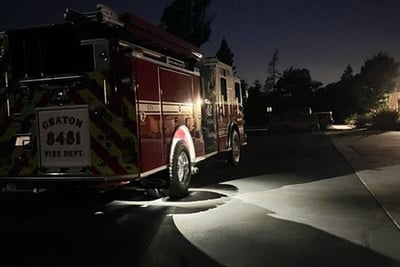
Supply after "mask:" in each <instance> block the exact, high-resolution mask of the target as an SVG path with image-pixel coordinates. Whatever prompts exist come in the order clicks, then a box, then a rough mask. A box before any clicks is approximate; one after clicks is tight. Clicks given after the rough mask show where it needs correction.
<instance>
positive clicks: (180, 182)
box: [167, 142, 192, 198]
mask: <svg viewBox="0 0 400 267" xmlns="http://www.w3.org/2000/svg"><path fill="white" fill-rule="evenodd" d="M191 179H192V172H191V163H190V155H189V151H188V149H187V148H186V146H185V144H184V143H183V142H178V143H177V144H176V146H175V149H174V151H173V154H172V157H171V162H170V166H169V188H168V189H167V195H168V196H169V197H172V198H182V197H185V196H187V195H188V190H189V185H190V181H191Z"/></svg>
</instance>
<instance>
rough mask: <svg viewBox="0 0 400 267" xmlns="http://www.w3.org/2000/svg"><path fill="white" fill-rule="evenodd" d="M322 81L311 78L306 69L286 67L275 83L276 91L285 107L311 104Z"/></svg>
mask: <svg viewBox="0 0 400 267" xmlns="http://www.w3.org/2000/svg"><path fill="white" fill-rule="evenodd" d="M321 85H322V83H320V82H318V81H314V80H312V79H311V75H310V71H309V70H308V69H294V68H293V67H291V68H288V69H286V70H285V71H284V72H283V74H282V77H281V78H280V79H279V80H278V82H277V83H276V91H278V95H281V97H283V99H285V103H284V104H285V106H286V107H287V108H300V107H303V106H311V104H312V101H313V96H314V93H315V91H316V90H317V89H319V88H320V87H321Z"/></svg>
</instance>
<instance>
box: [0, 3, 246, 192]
mask: <svg viewBox="0 0 400 267" xmlns="http://www.w3.org/2000/svg"><path fill="white" fill-rule="evenodd" d="M64 18H65V20H66V22H65V23H62V24H52V25H47V26H39V27H30V28H22V29H12V30H7V31H4V32H1V33H0V148H1V149H0V186H2V187H5V186H8V185H10V184H11V185H16V186H18V185H22V184H23V185H26V184H29V185H32V186H35V187H41V186H54V185H64V184H76V185H78V184H79V185H89V184H90V185H93V184H95V185H98V186H100V185H108V184H113V185H117V184H126V183H136V182H138V183H140V184H141V185H143V186H145V187H154V188H161V187H164V188H166V193H167V195H169V196H170V197H176V198H180V197H184V196H186V195H187V194H188V188H189V185H190V182H191V177H192V175H193V174H195V173H196V172H197V171H198V168H197V163H199V162H200V161H202V160H204V159H207V158H209V157H211V156H214V155H216V154H219V153H222V152H224V153H225V154H226V155H227V157H228V160H229V161H230V162H231V163H232V164H233V165H238V164H239V161H240V152H241V146H243V145H245V144H246V135H245V133H244V120H243V113H242V111H243V110H242V91H241V88H240V80H239V78H237V77H235V75H234V72H233V70H232V67H231V66H228V65H226V64H223V63H221V62H219V61H218V60H217V59H216V58H203V56H202V54H201V52H200V50H199V49H198V48H197V47H195V46H193V45H191V44H189V43H187V42H185V41H183V40H181V39H179V38H177V37H176V36H173V35H171V34H169V33H167V32H165V31H163V30H161V29H160V28H158V27H156V26H154V25H152V24H149V23H147V22H146V21H144V20H142V19H141V18H139V17H137V16H135V15H132V14H128V13H127V14H117V13H116V12H114V11H113V10H112V9H110V8H109V7H106V6H104V5H98V6H97V8H96V9H95V10H94V11H90V12H76V11H74V10H71V9H67V10H66V11H65V14H64ZM160 173H162V174H164V175H161V177H162V178H163V179H159V178H157V179H154V177H160V175H156V174H160ZM160 180H161V181H162V182H160Z"/></svg>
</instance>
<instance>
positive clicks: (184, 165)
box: [176, 152, 190, 182]
mask: <svg viewBox="0 0 400 267" xmlns="http://www.w3.org/2000/svg"><path fill="white" fill-rule="evenodd" d="M176 167H177V174H178V179H179V181H180V182H184V181H185V180H186V177H187V176H188V175H189V171H190V166H189V158H188V155H187V154H186V153H185V152H182V153H180V154H179V157H178V160H177V164H176Z"/></svg>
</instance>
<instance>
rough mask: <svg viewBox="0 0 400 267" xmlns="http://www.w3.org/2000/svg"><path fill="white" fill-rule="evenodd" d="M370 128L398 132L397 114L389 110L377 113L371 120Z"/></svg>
mask: <svg viewBox="0 0 400 267" xmlns="http://www.w3.org/2000/svg"><path fill="white" fill-rule="evenodd" d="M372 128H373V129H376V130H384V131H391V130H398V129H399V113H398V112H397V111H396V110H390V109H382V110H380V111H377V112H376V113H375V114H374V115H373V118H372Z"/></svg>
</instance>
